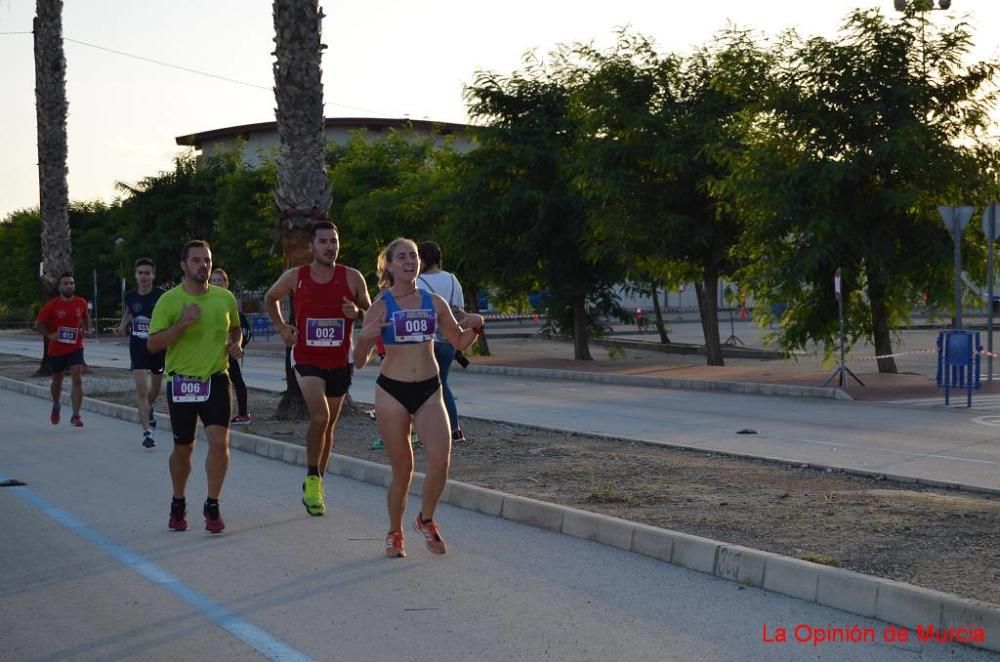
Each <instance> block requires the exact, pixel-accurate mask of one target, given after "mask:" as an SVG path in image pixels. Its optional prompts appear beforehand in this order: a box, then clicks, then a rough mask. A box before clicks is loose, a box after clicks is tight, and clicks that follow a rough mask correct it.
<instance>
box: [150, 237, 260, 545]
mask: <svg viewBox="0 0 1000 662" xmlns="http://www.w3.org/2000/svg"><path fill="white" fill-rule="evenodd" d="M181 270H182V271H183V272H184V277H183V278H182V279H181V284H180V285H178V286H177V287H174V288H173V289H171V290H169V291H167V293H166V294H164V295H163V296H162V297H160V300H159V301H158V302H157V303H156V308H154V309H153V319H152V320H151V321H150V323H149V340H148V342H147V344H148V346H149V351H151V352H154V353H155V352H159V351H160V350H163V349H166V350H167V358H166V372H167V376H168V377H169V378H170V384H169V386H168V388H167V406H168V407H169V409H170V425H171V427H172V428H173V431H174V450H173V453H171V454H170V479H171V483H172V485H173V490H174V498H173V500H172V501H171V502H170V519H169V521H168V523H167V526H168V528H170V529H171V530H173V531H186V530H187V528H188V523H187V501H186V499H185V495H184V493H185V490H186V488H187V481H188V478H189V477H190V475H191V464H192V457H193V456H194V442H195V433H196V432H197V428H198V419H199V418H200V419H201V422H202V425H204V426H205V436H206V437H208V457H207V458H206V460H205V474H206V480H207V483H208V495H207V496H208V498H206V499H205V506H204V508H203V509H202V513H203V515H204V516H205V530H206V531H208V532H210V533H221V532H222V531H223V530H224V529H225V528H226V525H225V523H224V522H223V520H222V512H221V510H220V508H219V496H220V495H221V493H222V484H223V482H224V481H225V479H226V472H227V471H228V470H229V419H230V415H231V414H232V401H231V400H230V396H229V377H228V375H227V374H226V373H227V371H228V370H229V359H230V358H234V359H238V358H240V356H242V355H243V350H242V348H241V347H240V341H241V340H242V336H243V332H242V331H241V329H240V316H239V311H238V310H237V305H236V298H235V297H234V296H233V294H232V292H230V291H229V290H225V289H222V288H221V287H215V286H213V285H210V284H209V282H208V279H209V274H210V273H211V272H212V250H211V248H210V247H209V245H208V242H205V241H202V240H199V239H195V240H193V241H189V242H188V243H186V244H185V245H184V250H183V251H182V252H181Z"/></svg>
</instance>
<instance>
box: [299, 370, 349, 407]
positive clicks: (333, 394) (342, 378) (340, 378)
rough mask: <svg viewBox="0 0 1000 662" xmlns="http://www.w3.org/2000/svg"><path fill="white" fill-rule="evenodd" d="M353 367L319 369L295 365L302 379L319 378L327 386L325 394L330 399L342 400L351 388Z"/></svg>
mask: <svg viewBox="0 0 1000 662" xmlns="http://www.w3.org/2000/svg"><path fill="white" fill-rule="evenodd" d="M352 367H353V366H344V367H343V368H317V367H316V366H314V365H306V364H302V363H297V364H295V372H297V373H299V376H300V377H319V378H320V379H322V380H323V382H324V383H325V384H326V387H325V389H324V393H325V394H326V397H328V398H341V397H343V396H344V394H345V393H347V389H349V388H351V373H352Z"/></svg>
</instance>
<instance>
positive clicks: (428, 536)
mask: <svg viewBox="0 0 1000 662" xmlns="http://www.w3.org/2000/svg"><path fill="white" fill-rule="evenodd" d="M419 268H420V257H419V256H418V254H417V245H416V244H415V243H414V242H412V241H410V240H409V239H402V238H400V239H396V240H395V241H393V242H392V243H390V244H389V245H388V246H387V247H386V249H385V250H384V251H383V252H382V253H381V254H380V255H379V258H378V267H377V269H378V275H379V285H380V286H381V287H384V288H385V289H384V290H383V291H382V293H381V294H380V295H379V296H378V297H377V298H376V300H375V302H374V303H372V306H371V309H370V310H369V311H368V314H367V315H366V316H365V322H364V326H363V327H362V329H361V333H360V334H358V338H357V340H356V351H355V356H354V360H355V362H356V364H357V366H358V369H361V368H364V367H365V364H366V363H367V362H368V358H369V356H370V355H371V353H372V350H373V349H374V348H375V344H376V341H377V339H378V338H381V339H382V341H383V343H384V344H385V352H386V355H385V359H384V360H383V361H382V365H381V366H380V369H379V376H378V379H377V380H376V382H375V420H376V423H377V424H378V429H379V433H380V434H381V436H382V440H383V442H384V443H385V450H386V454H387V455H388V456H389V462H390V464H391V465H392V481H391V483H390V484H389V490H388V494H387V499H386V501H387V506H388V510H389V532H388V533H387V534H386V537H385V555H386V556H388V557H400V556H406V551H405V548H404V544H403V514H404V512H405V509H406V499H407V495H408V494H409V489H410V482H411V480H412V479H413V449H412V447H411V446H410V427H411V425H412V427H413V428H414V429H415V430H416V432H417V436H418V437H419V438H420V442H421V444H422V445H423V447H424V451H425V456H426V462H427V469H426V475H425V477H424V482H423V493H422V497H421V509H420V513H419V514H418V515H417V517H416V520H415V521H414V524H413V526H414V528H415V529H416V530H417V532H418V533H420V534H421V535H422V536H423V537H424V541H425V542H426V544H427V549H429V550H430V551H431V553H433V554H444V553H445V552H446V551H447V546H446V544H445V541H444V537H443V536H442V535H441V531H440V529H439V528H438V525H437V522H435V520H434V511H435V509H436V508H437V504H438V500H439V499H440V498H441V493H442V492H443V491H444V486H445V483H446V482H447V480H448V465H449V461H450V457H451V435H450V434H449V425H448V414H447V411H446V410H445V407H444V401H443V400H442V398H441V379H440V377H439V375H438V365H437V362H436V361H435V360H434V351H433V347H432V341H433V339H434V334H435V331H436V330H437V328H438V327H439V326H440V327H441V329H442V331H443V333H444V337H445V338H447V339H448V340H449V341H450V342H451V343H453V344H454V346H455V347H458V348H460V349H465V348H466V347H468V346H469V345H471V344H472V343H473V342H475V340H476V337H477V333H476V330H475V329H473V328H468V329H463V328H462V327H461V326H459V325H458V322H456V321H455V317H454V316H453V315H452V313H451V309H450V308H449V306H448V304H447V302H446V301H445V300H444V299H443V298H441V296H439V295H436V294H432V293H430V292H429V291H427V290H422V289H419V288H418V287H417V274H418V273H419ZM477 317H478V316H477ZM479 321H481V318H480V319H479V320H472V323H473V324H475V323H477V322H479Z"/></svg>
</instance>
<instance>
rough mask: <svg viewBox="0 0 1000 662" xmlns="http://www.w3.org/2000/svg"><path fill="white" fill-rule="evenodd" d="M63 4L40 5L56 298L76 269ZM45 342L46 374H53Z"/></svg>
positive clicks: (49, 253)
mask: <svg viewBox="0 0 1000 662" xmlns="http://www.w3.org/2000/svg"><path fill="white" fill-rule="evenodd" d="M62 10H63V3H62V0H37V2H36V3H35V20H34V22H33V27H34V48H35V118H36V123H37V130H38V206H39V215H40V217H41V225H42V237H41V240H42V241H41V243H42V278H43V283H42V289H43V291H44V292H46V293H48V295H47V296H46V297H45V298H46V300H47V299H50V298H51V297H52V295H51V293H52V292H54V291H55V289H56V284H57V282H58V280H59V275H60V274H62V273H64V272H67V271H71V270H72V268H73V261H72V246H71V244H70V236H69V184H68V182H67V168H66V155H67V151H68V149H67V138H66V116H67V114H68V112H69V103H68V102H67V101H66V56H65V54H64V53H63V40H62ZM47 348H48V343H44V342H43V347H42V361H41V364H40V366H39V368H38V371H39V373H40V374H48V372H49V371H48V362H47V361H46V360H45V354H46V351H47Z"/></svg>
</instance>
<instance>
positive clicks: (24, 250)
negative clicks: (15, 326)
mask: <svg viewBox="0 0 1000 662" xmlns="http://www.w3.org/2000/svg"><path fill="white" fill-rule="evenodd" d="M41 230H42V223H41V219H40V218H39V213H38V208H34V209H22V210H18V211H15V212H12V213H11V214H9V215H8V216H7V217H6V218H5V219H4V220H3V222H2V223H0V250H2V251H3V255H4V259H3V260H0V302H2V304H3V310H4V316H5V317H6V316H9V317H10V318H11V320H12V321H16V322H23V321H25V320H32V321H33V318H34V316H35V314H36V313H37V312H38V309H39V308H40V307H41V304H42V303H43V302H44V301H45V300H46V299H47V298H48V287H47V286H46V284H45V283H44V282H43V281H42V280H41V279H40V278H39V276H38V264H39V262H41V259H42V247H41V242H40V241H39V236H40V235H41ZM57 275H58V274H57Z"/></svg>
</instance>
